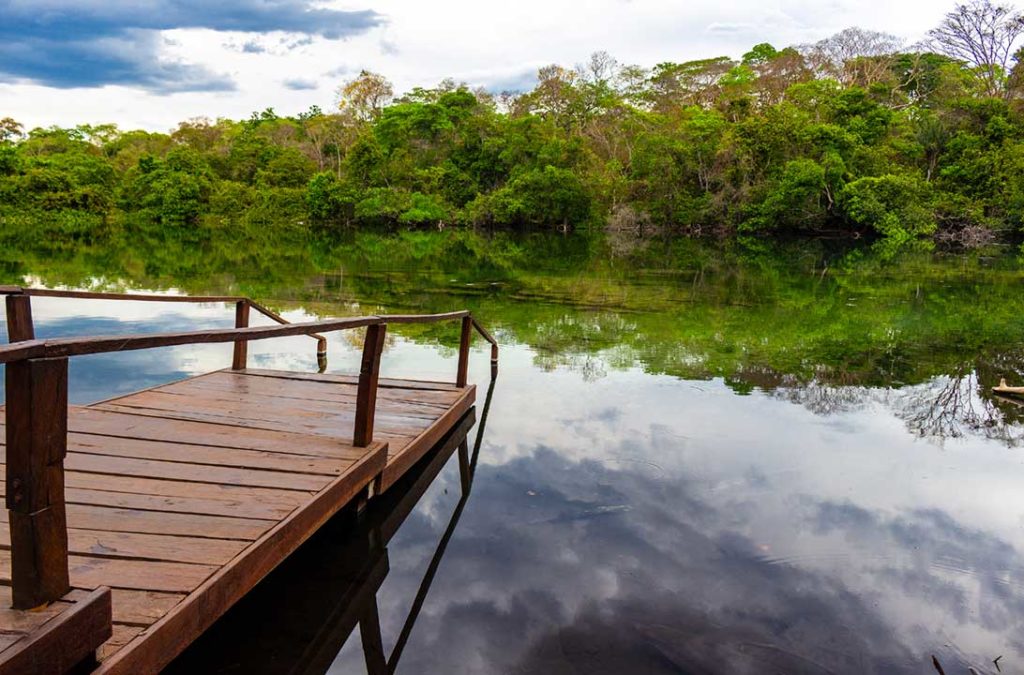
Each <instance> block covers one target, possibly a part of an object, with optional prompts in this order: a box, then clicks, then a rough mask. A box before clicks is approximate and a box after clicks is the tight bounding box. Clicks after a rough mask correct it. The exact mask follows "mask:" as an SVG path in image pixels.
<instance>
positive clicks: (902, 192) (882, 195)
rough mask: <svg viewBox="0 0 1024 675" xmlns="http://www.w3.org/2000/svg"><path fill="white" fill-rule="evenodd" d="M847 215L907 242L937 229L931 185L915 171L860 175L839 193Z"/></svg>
mask: <svg viewBox="0 0 1024 675" xmlns="http://www.w3.org/2000/svg"><path fill="white" fill-rule="evenodd" d="M839 199H840V202H841V203H842V205H843V210H844V212H845V213H846V216H847V217H848V218H849V219H850V220H851V221H852V222H854V223H856V224H857V225H861V226H864V227H870V228H872V229H874V230H875V231H876V232H878V233H879V234H881V235H883V236H885V237H886V238H888V239H891V240H894V241H897V242H905V241H910V240H912V239H915V238H918V237H921V236H924V235H930V234H932V233H934V232H935V228H936V222H935V217H934V215H933V213H932V211H931V209H930V208H929V204H930V201H931V186H930V185H929V184H928V183H926V182H924V181H923V180H921V179H920V178H918V177H916V176H913V175H892V174H886V175H884V176H877V177H868V178H859V179H857V180H855V181H853V182H851V183H848V184H846V185H845V186H844V187H843V189H842V191H841V192H840V194H839Z"/></svg>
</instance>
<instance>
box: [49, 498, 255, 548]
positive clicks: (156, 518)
mask: <svg viewBox="0 0 1024 675" xmlns="http://www.w3.org/2000/svg"><path fill="white" fill-rule="evenodd" d="M67 509H68V525H70V526H71V527H77V528H79V529H83V530H100V531H103V532H138V533H141V534H172V535H180V536H186V537H208V538H211V539H239V540H243V541H252V540H254V539H257V538H259V536H260V535H262V534H263V533H264V532H265V531H266V530H267V529H268V528H270V527H271V526H272V525H273V524H274V521H272V520H258V519H255V518H244V517H236V518H232V517H227V516H205V515H200V514H196V513H169V512H163V511H138V510H134V509H118V508H112V507H108V506H91V505H86V504H68V507H67Z"/></svg>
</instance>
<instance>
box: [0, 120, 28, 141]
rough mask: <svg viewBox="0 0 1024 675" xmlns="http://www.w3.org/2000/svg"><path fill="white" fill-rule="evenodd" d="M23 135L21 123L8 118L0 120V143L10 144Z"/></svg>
mask: <svg viewBox="0 0 1024 675" xmlns="http://www.w3.org/2000/svg"><path fill="white" fill-rule="evenodd" d="M24 135H25V132H24V127H23V126H22V125H21V122H16V121H15V120H14V119H13V118H10V117H4V118H3V119H0V143H11V142H14V141H17V140H19V139H21V138H22V137H23V136H24Z"/></svg>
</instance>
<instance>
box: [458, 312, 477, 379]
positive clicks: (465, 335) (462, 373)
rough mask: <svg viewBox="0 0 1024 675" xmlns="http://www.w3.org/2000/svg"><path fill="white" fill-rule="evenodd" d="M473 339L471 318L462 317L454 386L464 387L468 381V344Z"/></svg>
mask: <svg viewBox="0 0 1024 675" xmlns="http://www.w3.org/2000/svg"><path fill="white" fill-rule="evenodd" d="M472 339H473V317H471V316H464V317H462V335H461V337H460V338H459V371H458V373H457V374H456V376H455V386H456V387H465V386H466V382H467V381H468V380H469V344H470V342H471V341H472Z"/></svg>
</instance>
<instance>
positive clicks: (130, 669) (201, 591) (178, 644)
mask: <svg viewBox="0 0 1024 675" xmlns="http://www.w3.org/2000/svg"><path fill="white" fill-rule="evenodd" d="M386 453H387V448H386V446H385V445H383V444H374V445H371V446H370V447H369V448H368V451H367V454H366V456H365V457H364V458H363V459H362V460H360V461H359V462H358V463H357V464H356V465H354V466H353V467H352V468H351V470H350V471H349V472H348V473H347V474H345V475H344V476H339V477H338V478H337V479H335V480H334V481H332V483H331V484H330V485H329V486H328V487H327V488H326V489H324V490H323V491H321V492H320V493H318V494H317V495H316V497H315V498H313V499H312V500H311V501H310V502H309V504H308V505H307V506H306V507H305V508H303V509H299V510H297V511H295V512H294V513H293V514H291V515H290V516H289V517H288V518H286V519H284V520H282V521H281V522H280V523H278V524H277V525H276V526H275V527H274V528H273V529H271V530H270V531H268V532H267V533H266V534H264V535H263V536H262V537H261V538H260V539H259V541H257V542H255V543H254V544H253V545H252V546H250V547H249V548H247V549H246V550H245V551H244V552H243V553H242V554H241V555H240V556H239V557H238V558H237V559H236V560H235V561H232V563H229V564H228V565H226V566H224V567H222V568H220V570H219V571H217V572H216V573H214V574H213V575H212V576H211V577H210V578H209V579H207V580H206V581H205V582H204V583H203V584H202V585H201V586H200V587H198V588H197V589H196V590H195V592H194V593H192V594H191V595H189V596H188V597H187V598H185V599H184V600H182V601H181V602H180V603H178V604H177V605H176V606H175V607H174V608H173V609H172V610H171V611H170V612H168V613H167V614H166V615H165V616H164V617H163V618H161V619H160V620H159V621H157V622H156V623H154V624H153V625H152V626H150V627H149V629H147V631H146V634H145V639H139V638H138V637H137V638H136V639H135V640H133V641H131V642H130V643H129V644H127V645H126V646H125V647H124V648H123V649H121V650H119V651H118V652H116V653H115V654H114V655H113V656H111V657H110V658H109V659H108V660H106V661H104V662H103V663H102V664H101V666H100V668H99V669H98V670H97V671H96V672H97V674H99V673H146V672H156V671H158V670H159V669H160V668H162V667H163V666H164V665H166V664H167V663H168V662H169V661H170V660H171V659H172V658H174V656H176V655H177V654H178V653H179V652H181V650H182V649H184V648H185V647H186V646H187V645H188V644H189V643H190V642H191V641H192V640H194V639H195V638H196V637H197V636H198V635H199V634H200V633H201V632H202V631H204V630H205V629H206V628H208V627H209V626H210V625H211V624H212V623H213V622H214V621H215V620H216V619H217V618H219V617H220V616H221V615H222V614H223V613H224V612H225V611H227V609H228V608H229V607H230V606H231V605H233V604H234V603H235V602H237V601H238V599H239V598H241V597H242V596H243V595H245V593H247V592H248V591H249V590H250V589H251V588H252V587H253V586H254V585H255V584H256V583H257V582H258V581H259V580H260V579H262V578H263V577H264V576H266V575H267V574H268V573H269V572H270V571H271V570H272V569H274V568H275V567H276V566H277V565H278V564H280V562H281V561H282V560H284V558H286V557H287V556H288V555H290V554H291V553H292V551H294V550H295V549H296V548H297V547H298V546H299V545H300V544H301V543H302V542H303V541H305V540H306V539H308V538H309V537H310V536H311V535H312V534H313V532H315V531H316V530H317V529H319V528H320V526H321V525H323V524H324V523H325V522H326V521H327V520H328V519H329V518H330V517H331V516H333V515H334V514H335V513H337V511H338V510H339V509H340V508H341V507H342V506H343V505H344V504H347V503H348V502H349V501H351V499H352V498H353V497H354V496H355V495H356V494H358V493H359V492H360V491H361V490H363V489H364V488H365V487H366V486H367V485H368V484H369V483H370V481H371V480H373V477H374V476H376V475H378V474H379V473H380V471H381V470H382V469H383V468H384V461H385V456H386Z"/></svg>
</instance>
